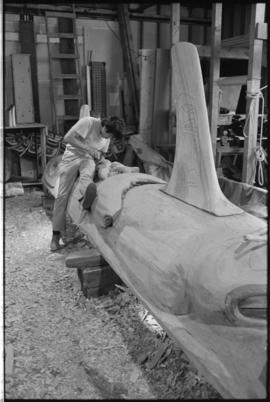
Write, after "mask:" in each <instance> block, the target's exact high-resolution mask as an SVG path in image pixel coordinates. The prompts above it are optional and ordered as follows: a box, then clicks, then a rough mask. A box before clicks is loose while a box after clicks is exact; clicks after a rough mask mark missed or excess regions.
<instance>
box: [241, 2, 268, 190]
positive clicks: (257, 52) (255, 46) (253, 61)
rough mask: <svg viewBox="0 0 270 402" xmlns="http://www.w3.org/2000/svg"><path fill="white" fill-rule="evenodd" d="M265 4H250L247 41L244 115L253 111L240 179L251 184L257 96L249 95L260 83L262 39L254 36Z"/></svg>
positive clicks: (256, 120)
mask: <svg viewBox="0 0 270 402" xmlns="http://www.w3.org/2000/svg"><path fill="white" fill-rule="evenodd" d="M264 18H265V4H263V3H256V4H252V6H251V21H250V42H249V64H248V81H247V106H246V116H248V115H249V112H250V107H251V105H252V102H254V104H253V106H252V108H253V113H252V116H250V119H248V125H247V129H246V135H247V138H246V139H245V142H244V157H243V172H242V181H243V182H244V183H248V184H253V183H254V181H255V174H256V155H255V151H256V147H257V130H258V107H259V102H258V98H256V99H255V100H252V98H251V96H254V95H256V94H257V93H258V91H259V89H260V85H261V68H262V51H263V41H262V40H261V39H256V38H255V33H256V25H257V23H260V22H264Z"/></svg>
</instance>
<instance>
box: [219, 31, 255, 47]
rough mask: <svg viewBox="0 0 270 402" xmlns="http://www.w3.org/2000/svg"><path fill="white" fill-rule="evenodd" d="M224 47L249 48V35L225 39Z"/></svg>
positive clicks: (223, 41)
mask: <svg viewBox="0 0 270 402" xmlns="http://www.w3.org/2000/svg"><path fill="white" fill-rule="evenodd" d="M221 44H222V47H227V46H228V47H247V48H248V46H249V36H248V35H247V34H244V35H238V36H232V37H230V38H226V39H223V40H222V42H221Z"/></svg>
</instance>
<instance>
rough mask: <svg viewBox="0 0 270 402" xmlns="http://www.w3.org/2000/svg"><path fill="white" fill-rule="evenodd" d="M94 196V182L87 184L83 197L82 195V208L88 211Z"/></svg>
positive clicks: (95, 188)
mask: <svg viewBox="0 0 270 402" xmlns="http://www.w3.org/2000/svg"><path fill="white" fill-rule="evenodd" d="M96 196H97V186H96V184H95V183H90V184H88V186H87V189H86V191H85V194H84V197H83V201H82V206H83V208H84V209H87V210H88V211H90V210H91V205H92V203H93V201H94V199H95V198H96Z"/></svg>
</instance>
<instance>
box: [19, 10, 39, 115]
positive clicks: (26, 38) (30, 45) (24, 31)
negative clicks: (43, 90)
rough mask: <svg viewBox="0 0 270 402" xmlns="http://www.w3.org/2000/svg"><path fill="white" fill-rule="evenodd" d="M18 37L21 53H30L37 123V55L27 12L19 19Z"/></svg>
mask: <svg viewBox="0 0 270 402" xmlns="http://www.w3.org/2000/svg"><path fill="white" fill-rule="evenodd" d="M22 18H25V19H22ZM28 18H29V19H28ZM19 37H20V44H21V53H27V54H30V55H31V57H30V64H31V78H32V92H33V101H34V114H35V122H37V123H39V122H40V110H39V94H38V76H37V55H36V44H35V33H34V22H33V17H32V16H28V15H27V14H26V15H23V14H22V15H21V19H20V21H19Z"/></svg>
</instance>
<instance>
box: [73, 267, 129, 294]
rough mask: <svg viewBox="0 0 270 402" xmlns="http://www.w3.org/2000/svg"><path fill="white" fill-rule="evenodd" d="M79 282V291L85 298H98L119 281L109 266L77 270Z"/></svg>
mask: <svg viewBox="0 0 270 402" xmlns="http://www.w3.org/2000/svg"><path fill="white" fill-rule="evenodd" d="M77 272H78V277H79V279H80V282H81V290H82V292H83V294H84V296H85V297H87V298H89V297H98V296H101V295H104V294H106V293H108V292H109V290H111V289H113V287H114V285H115V284H116V283H118V284H120V283H122V281H121V279H120V278H119V277H118V275H116V273H115V272H114V271H113V270H112V269H111V267H110V266H109V265H104V266H96V267H88V268H83V269H82V268H80V269H78V270H77Z"/></svg>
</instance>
